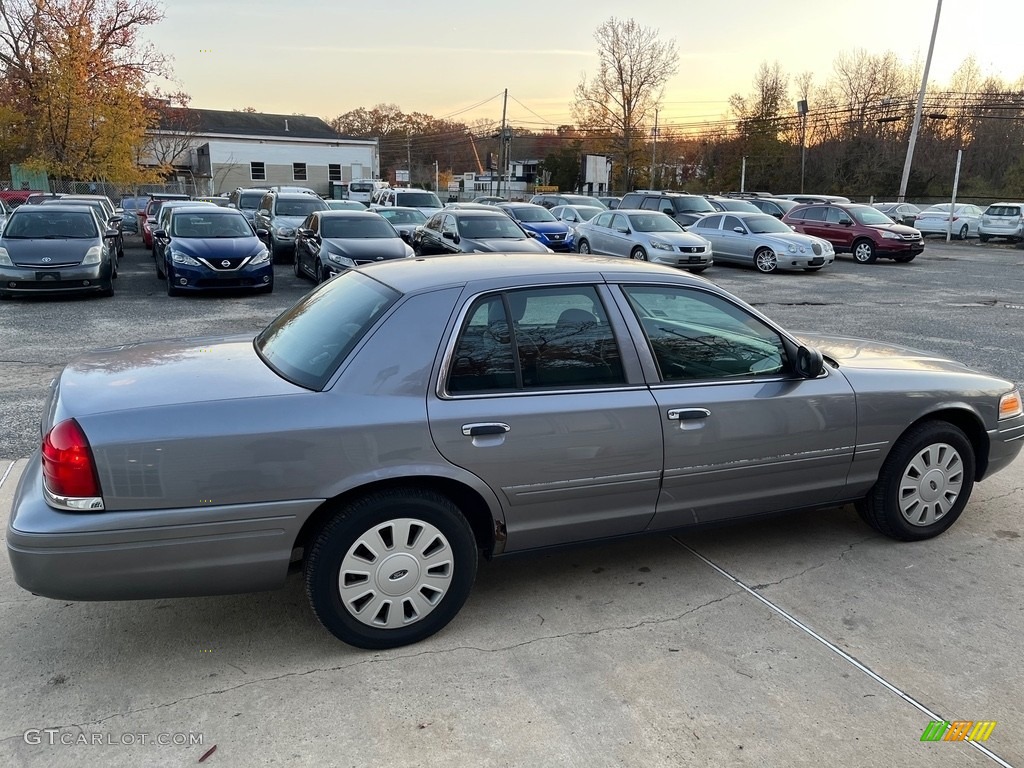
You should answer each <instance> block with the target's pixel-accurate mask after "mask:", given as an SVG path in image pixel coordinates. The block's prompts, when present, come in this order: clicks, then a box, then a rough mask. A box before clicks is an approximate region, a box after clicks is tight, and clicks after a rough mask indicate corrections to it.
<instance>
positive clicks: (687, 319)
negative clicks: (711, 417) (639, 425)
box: [623, 286, 786, 382]
mask: <svg viewBox="0 0 1024 768" xmlns="http://www.w3.org/2000/svg"><path fill="white" fill-rule="evenodd" d="M623 292H624V293H625V294H626V297H627V298H628V299H629V303H630V305H631V306H632V308H633V311H634V312H635V313H636V316H637V319H638V320H639V321H640V324H641V325H642V326H643V329H644V334H645V335H646V336H647V341H648V343H649V344H650V347H651V351H652V352H653V353H654V358H655V360H656V361H657V363H658V370H659V373H660V375H661V380H662V381H664V382H677V381H693V380H701V379H711V380H718V379H740V378H742V379H747V378H751V377H756V376H770V375H777V374H779V373H781V372H782V371H783V370H784V369H785V366H786V355H785V348H784V347H783V344H782V339H781V337H780V336H779V334H778V333H776V332H775V331H774V330H773V329H772V328H771V327H769V326H767V325H765V324H764V323H763V322H762V321H761V320H759V319H758V318H756V317H754V316H753V315H751V314H749V313H748V312H746V311H745V310H743V309H741V308H740V307H738V306H736V305H734V304H732V303H731V302H729V301H726V300H725V299H724V298H722V297H720V296H716V295H715V294H713V293H709V292H707V291H701V290H697V289H692V288H676V287H672V286H624V287H623Z"/></svg>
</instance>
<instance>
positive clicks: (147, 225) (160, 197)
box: [138, 192, 192, 250]
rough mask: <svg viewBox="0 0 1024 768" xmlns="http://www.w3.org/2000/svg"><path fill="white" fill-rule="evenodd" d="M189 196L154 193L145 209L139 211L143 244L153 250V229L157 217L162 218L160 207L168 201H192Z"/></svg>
mask: <svg viewBox="0 0 1024 768" xmlns="http://www.w3.org/2000/svg"><path fill="white" fill-rule="evenodd" d="M191 199H192V198H190V197H189V196H188V195H179V194H175V193H171V192H154V193H152V194H151V195H150V200H149V202H148V203H146V207H145V208H139V209H138V217H139V234H141V235H142V242H143V243H144V244H145V246H146V247H147V248H149V249H150V250H153V229H155V228H156V220H157V217H159V216H160V206H161V205H163V204H164V203H165V202H167V201H168V200H191Z"/></svg>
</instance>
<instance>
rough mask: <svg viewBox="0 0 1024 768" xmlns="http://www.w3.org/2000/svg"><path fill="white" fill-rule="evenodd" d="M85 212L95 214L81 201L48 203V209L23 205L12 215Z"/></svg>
mask: <svg viewBox="0 0 1024 768" xmlns="http://www.w3.org/2000/svg"><path fill="white" fill-rule="evenodd" d="M84 210H87V211H89V212H90V213H92V212H93V207H92V206H91V205H89V204H88V203H86V202H85V201H84V200H83V201H80V202H77V203H47V204H46V207H43V206H41V205H30V206H28V207H25V206H23V205H19V206H18V207H17V208H15V209H14V210H13V211H11V215H12V216H18V215H21V212H22V211H24V212H25V213H31V212H45V213H47V214H51V213H81V212H82V211H84Z"/></svg>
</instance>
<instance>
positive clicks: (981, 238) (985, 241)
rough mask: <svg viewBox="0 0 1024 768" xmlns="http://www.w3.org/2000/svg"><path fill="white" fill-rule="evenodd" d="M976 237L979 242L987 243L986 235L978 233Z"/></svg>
mask: <svg viewBox="0 0 1024 768" xmlns="http://www.w3.org/2000/svg"><path fill="white" fill-rule="evenodd" d="M978 239H979V240H980V241H981V242H983V243H987V242H988V235H978Z"/></svg>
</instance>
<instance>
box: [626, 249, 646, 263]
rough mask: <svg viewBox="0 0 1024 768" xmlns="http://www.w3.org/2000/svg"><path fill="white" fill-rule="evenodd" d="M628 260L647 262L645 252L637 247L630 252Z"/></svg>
mask: <svg viewBox="0 0 1024 768" xmlns="http://www.w3.org/2000/svg"><path fill="white" fill-rule="evenodd" d="M629 258H631V259H634V260H635V261H647V252H646V251H644V249H643V248H640V247H639V246H637V247H636V248H634V249H633V250H632V251H631V252H630V254H629Z"/></svg>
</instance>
